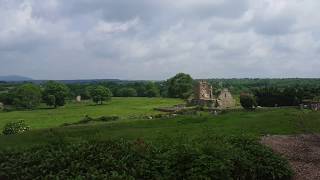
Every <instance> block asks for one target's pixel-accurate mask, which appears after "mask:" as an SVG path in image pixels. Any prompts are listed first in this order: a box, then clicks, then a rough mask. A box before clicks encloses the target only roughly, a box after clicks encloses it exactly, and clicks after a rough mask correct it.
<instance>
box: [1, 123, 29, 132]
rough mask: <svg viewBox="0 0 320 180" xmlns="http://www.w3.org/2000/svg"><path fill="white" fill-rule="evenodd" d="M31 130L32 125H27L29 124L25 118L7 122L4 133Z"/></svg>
mask: <svg viewBox="0 0 320 180" xmlns="http://www.w3.org/2000/svg"><path fill="white" fill-rule="evenodd" d="M29 130H30V127H29V126H27V124H26V123H25V122H24V121H23V120H21V121H18V122H10V123H7V124H6V125H5V126H4V129H3V131H2V133H3V134H4V135H11V134H19V133H23V132H25V131H29Z"/></svg>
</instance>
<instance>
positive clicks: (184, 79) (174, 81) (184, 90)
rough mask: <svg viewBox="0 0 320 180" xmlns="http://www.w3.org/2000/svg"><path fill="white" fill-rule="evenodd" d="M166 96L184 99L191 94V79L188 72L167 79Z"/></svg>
mask: <svg viewBox="0 0 320 180" xmlns="http://www.w3.org/2000/svg"><path fill="white" fill-rule="evenodd" d="M167 85H168V96H169V97H172V98H183V99H186V98H188V97H189V96H190V95H191V94H192V89H193V79H192V78H191V76H190V75H189V74H184V73H179V74H177V75H175V76H174V77H172V78H170V79H168V80H167Z"/></svg>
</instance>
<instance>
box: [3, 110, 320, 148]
mask: <svg viewBox="0 0 320 180" xmlns="http://www.w3.org/2000/svg"><path fill="white" fill-rule="evenodd" d="M310 132H320V113H319V112H311V111H300V110H297V109H269V110H260V111H256V112H241V111H240V112H229V113H226V114H222V115H219V116H213V115H208V114H203V115H201V116H182V117H177V118H174V119H168V120H141V121H131V122H125V121H122V122H113V123H106V124H99V125H97V124H96V125H86V126H74V127H64V128H55V129H53V130H36V131H32V132H28V133H26V134H22V135H18V136H1V137H0V148H1V147H16V146H29V145H34V144H38V143H46V142H48V141H56V140H57V135H58V136H60V137H63V139H64V140H67V141H78V140H83V139H108V138H119V137H121V138H125V139H135V138H144V139H147V140H161V139H164V138H166V137H179V136H187V137H191V138H192V137H199V136H203V135H211V134H218V135H230V134H232V135H237V134H252V135H257V136H259V135H263V134H296V133H310Z"/></svg>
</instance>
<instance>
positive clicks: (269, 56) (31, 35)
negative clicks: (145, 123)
mask: <svg viewBox="0 0 320 180" xmlns="http://www.w3.org/2000/svg"><path fill="white" fill-rule="evenodd" d="M319 9H320V1H318V0H174V1H173V0H0V75H23V76H28V77H31V78H34V79H111V78H116V79H128V80H162V79H167V78H169V77H171V76H173V75H175V74H176V73H179V72H184V73H189V74H190V75H192V76H193V77H194V78H243V77H254V78H265V77H267V78H288V77H320V13H319V12H318V11H319Z"/></svg>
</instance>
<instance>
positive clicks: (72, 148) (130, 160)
mask: <svg viewBox="0 0 320 180" xmlns="http://www.w3.org/2000/svg"><path fill="white" fill-rule="evenodd" d="M172 142H174V143H172ZM291 176H292V171H291V169H290V167H289V165H288V163H287V161H286V160H285V159H283V158H282V157H280V156H279V155H277V154H274V153H273V152H272V151H271V150H270V149H269V148H266V147H265V146H263V145H260V144H259V143H258V142H257V141H256V140H254V139H250V138H245V137H238V138H210V139H199V140H198V141H194V142H184V141H174V140H172V141H170V142H169V141H168V142H167V143H161V144H157V145H156V144H151V143H147V142H145V141H143V140H141V139H138V140H136V141H133V142H128V141H125V140H109V141H103V142H98V141H91V142H82V143H79V144H57V143H55V144H50V145H45V146H39V147H36V148H32V149H27V150H24V151H21V150H20V151H2V152H0V179H225V180H228V179H238V180H241V179H243V180H250V179H252V180H253V179H266V180H268V179H274V180H277V179H279V180H286V179H290V178H291Z"/></svg>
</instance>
